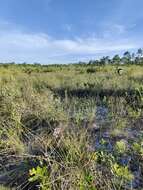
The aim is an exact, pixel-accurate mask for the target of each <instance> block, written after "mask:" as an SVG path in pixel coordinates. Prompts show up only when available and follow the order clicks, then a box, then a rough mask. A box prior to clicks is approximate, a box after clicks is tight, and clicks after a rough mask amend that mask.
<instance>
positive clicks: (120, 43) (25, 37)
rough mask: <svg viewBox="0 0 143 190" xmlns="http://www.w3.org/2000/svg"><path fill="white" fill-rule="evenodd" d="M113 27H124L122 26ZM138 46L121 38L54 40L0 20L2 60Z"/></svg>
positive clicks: (69, 56) (57, 58)
mask: <svg viewBox="0 0 143 190" xmlns="http://www.w3.org/2000/svg"><path fill="white" fill-rule="evenodd" d="M4 26H6V27H4ZM116 27H117V28H118V29H119V30H120V31H122V30H123V28H122V27H121V26H118V25H117V26H116ZM16 28H17V27H16ZM138 45H139V44H138V43H137V42H136V43H134V42H133V41H132V40H130V39H124V38H123V39H116V40H115V39H114V40H113V39H111V38H108V37H107V38H105V37H104V38H95V37H87V38H75V39H55V38H53V37H51V36H48V35H47V34H42V33H29V32H23V31H21V30H18V29H15V26H14V25H11V24H10V25H9V24H8V23H6V24H3V25H2V24H1V23H0V61H3V62H7V61H15V62H24V61H26V62H42V63H55V62H56V63H60V62H70V61H73V60H74V61H77V60H79V57H83V58H84V57H86V55H91V56H92V55H93V54H95V55H96V54H100V53H106V54H108V53H111V52H113V51H122V50H127V49H133V48H137V47H138Z"/></svg>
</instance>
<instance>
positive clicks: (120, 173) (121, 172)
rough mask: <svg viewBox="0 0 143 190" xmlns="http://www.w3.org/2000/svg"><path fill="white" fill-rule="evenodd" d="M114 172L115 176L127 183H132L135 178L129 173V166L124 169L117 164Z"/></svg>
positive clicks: (113, 167)
mask: <svg viewBox="0 0 143 190" xmlns="http://www.w3.org/2000/svg"><path fill="white" fill-rule="evenodd" d="M112 172H113V173H114V174H115V176H116V177H119V178H122V179H124V180H127V181H131V180H133V178H134V176H133V174H132V173H131V172H130V171H129V169H128V167H127V166H125V167H123V166H120V165H119V164H117V163H115V164H113V165H112Z"/></svg>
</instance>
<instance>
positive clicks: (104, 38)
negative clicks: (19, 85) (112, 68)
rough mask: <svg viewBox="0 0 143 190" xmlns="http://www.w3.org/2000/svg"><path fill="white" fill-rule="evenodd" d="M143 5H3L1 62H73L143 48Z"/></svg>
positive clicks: (100, 0) (77, 0)
mask: <svg viewBox="0 0 143 190" xmlns="http://www.w3.org/2000/svg"><path fill="white" fill-rule="evenodd" d="M142 7H143V1H142V0H0V61H1V62H10V61H15V62H28V63H33V62H40V63H68V62H76V61H85V60H89V59H97V58H100V57H101V56H103V55H110V56H112V55H114V54H116V53H119V54H121V53H122V52H123V51H126V50H130V51H134V50H136V49H137V48H140V47H142V46H143V35H142V34H143V26H142V23H143V11H142Z"/></svg>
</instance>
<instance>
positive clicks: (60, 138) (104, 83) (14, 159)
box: [0, 64, 143, 190]
mask: <svg viewBox="0 0 143 190" xmlns="http://www.w3.org/2000/svg"><path fill="white" fill-rule="evenodd" d="M119 68H122V71H123V72H122V74H121V75H119V74H118V69H119ZM0 185H1V186H0V190H9V189H14V190H15V189H17V190H27V189H33V190H36V189H42V190H135V189H138V190H142V189H143V65H135V64H132V65H131V64H125V65H120V66H119V65H103V66H99V65H94V64H91V65H90V64H88V65H85V64H82V65H80V64H78V65H59V66H57V65H54V66H41V65H36V64H35V65H25V64H21V65H15V64H9V65H6V64H5V65H2V64H1V65H0Z"/></svg>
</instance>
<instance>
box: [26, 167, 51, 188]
mask: <svg viewBox="0 0 143 190" xmlns="http://www.w3.org/2000/svg"><path fill="white" fill-rule="evenodd" d="M29 175H30V177H29V182H35V181H37V182H39V183H40V187H41V188H42V190H50V189H51V188H50V185H49V184H50V181H49V173H48V170H47V167H46V166H44V167H40V166H37V167H36V168H32V169H31V170H30V171H29ZM48 183H49V184H48Z"/></svg>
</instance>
